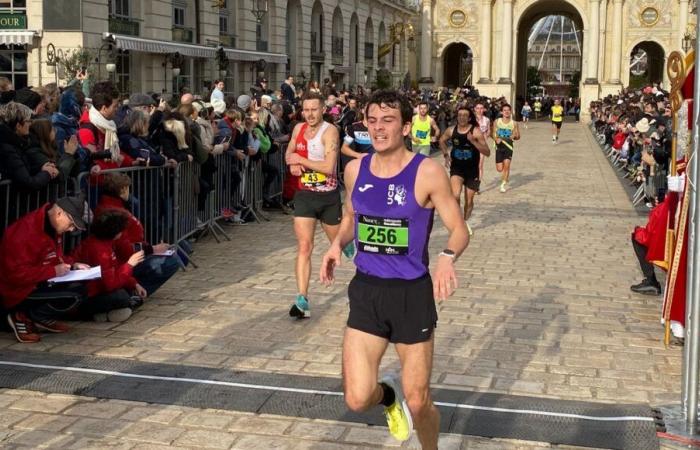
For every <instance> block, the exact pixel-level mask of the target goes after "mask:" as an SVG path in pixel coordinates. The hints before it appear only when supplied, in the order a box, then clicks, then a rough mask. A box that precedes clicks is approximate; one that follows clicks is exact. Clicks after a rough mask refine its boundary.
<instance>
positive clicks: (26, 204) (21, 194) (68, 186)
mask: <svg viewBox="0 0 700 450" xmlns="http://www.w3.org/2000/svg"><path fill="white" fill-rule="evenodd" d="M75 192H77V188H76V186H75V180H73V179H65V180H60V179H58V180H54V181H52V182H51V183H49V184H48V185H47V186H46V187H44V188H42V189H39V190H29V189H27V188H24V187H21V186H19V185H18V184H17V183H13V182H12V181H11V180H2V181H0V226H1V228H0V235H2V234H3V232H4V230H5V229H6V228H7V227H8V226H10V225H12V223H13V222H15V221H16V220H17V219H19V218H20V217H22V216H23V215H25V214H27V213H29V212H31V211H34V210H35V209H38V208H39V207H40V206H42V205H43V204H45V203H48V202H53V201H56V200H57V199H59V198H61V197H63V196H65V195H70V194H73V193H75Z"/></svg>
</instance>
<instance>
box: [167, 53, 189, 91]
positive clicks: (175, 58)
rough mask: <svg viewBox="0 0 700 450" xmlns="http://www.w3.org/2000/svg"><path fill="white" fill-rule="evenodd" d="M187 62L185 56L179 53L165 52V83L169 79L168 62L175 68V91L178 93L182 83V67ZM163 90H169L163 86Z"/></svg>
mask: <svg viewBox="0 0 700 450" xmlns="http://www.w3.org/2000/svg"><path fill="white" fill-rule="evenodd" d="M184 62H185V58H184V57H183V56H182V55H181V54H180V53H179V52H175V53H166V54H165V61H163V70H164V71H166V72H164V75H163V83H165V81H166V80H167V79H168V75H167V69H168V63H170V65H171V66H172V68H173V69H172V70H173V78H175V91H174V93H177V91H178V90H179V89H180V83H179V81H180V80H179V79H178V77H179V76H180V68H181V67H182V65H183V64H184ZM163 92H167V89H166V88H163Z"/></svg>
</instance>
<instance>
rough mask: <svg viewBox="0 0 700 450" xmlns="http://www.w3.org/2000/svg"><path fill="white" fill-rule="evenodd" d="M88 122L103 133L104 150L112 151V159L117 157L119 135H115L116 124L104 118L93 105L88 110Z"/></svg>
mask: <svg viewBox="0 0 700 450" xmlns="http://www.w3.org/2000/svg"><path fill="white" fill-rule="evenodd" d="M88 114H89V117H90V122H91V123H92V124H93V125H95V126H96V127H97V128H98V129H99V130H100V131H102V132H103V133H104V134H105V145H104V150H108V151H109V152H110V153H112V159H118V157H119V137H118V136H117V124H115V123H114V121H112V120H107V119H105V118H104V116H103V115H102V114H100V112H99V111H98V110H97V109H95V107H94V106H91V107H90V111H89V113H88Z"/></svg>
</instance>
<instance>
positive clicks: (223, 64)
mask: <svg viewBox="0 0 700 450" xmlns="http://www.w3.org/2000/svg"><path fill="white" fill-rule="evenodd" d="M216 62H217V63H218V65H219V77H220V78H221V79H224V78H226V73H227V69H228V57H227V56H226V51H225V50H224V47H223V46H221V45H220V46H219V48H217V49H216Z"/></svg>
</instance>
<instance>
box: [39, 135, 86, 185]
mask: <svg viewBox="0 0 700 450" xmlns="http://www.w3.org/2000/svg"><path fill="white" fill-rule="evenodd" d="M26 155H27V162H28V164H29V173H39V172H41V168H42V167H43V166H44V164H46V163H47V162H53V163H54V164H56V168H57V169H58V172H59V173H60V179H61V180H62V181H65V180H67V179H68V178H70V177H77V176H78V174H79V172H80V170H79V168H80V166H79V164H77V163H78V160H77V157H76V156H75V155H69V154H68V153H63V154H61V156H58V157H57V159H51V158H49V157H48V156H47V155H46V154H45V153H44V151H43V150H42V148H41V144H39V142H36V141H35V140H33V139H31V138H30V139H29V147H28V148H27V152H26ZM76 155H77V152H76Z"/></svg>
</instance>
